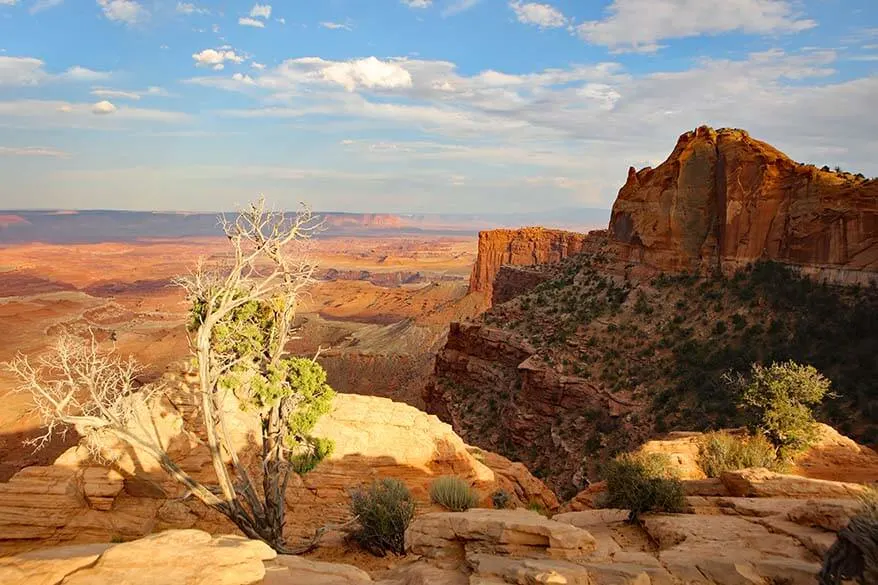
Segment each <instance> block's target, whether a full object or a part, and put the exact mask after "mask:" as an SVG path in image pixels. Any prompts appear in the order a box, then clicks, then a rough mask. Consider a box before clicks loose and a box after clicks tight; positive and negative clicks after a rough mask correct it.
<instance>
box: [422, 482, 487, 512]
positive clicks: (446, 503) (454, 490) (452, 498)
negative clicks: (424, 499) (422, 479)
mask: <svg viewBox="0 0 878 585" xmlns="http://www.w3.org/2000/svg"><path fill="white" fill-rule="evenodd" d="M430 500H431V501H432V502H433V503H434V504H439V505H440V506H442V507H444V508H446V509H448V510H451V511H452V512H463V511H465V510H469V509H470V508H474V507H475V506H477V505H478V503H479V496H478V494H476V492H475V491H474V490H473V488H472V487H470V485H469V484H468V483H467V482H466V481H465V480H463V479H461V478H459V477H456V476H453V475H445V476H442V477H440V478H438V479H436V480H434V481H433V483H431V484H430Z"/></svg>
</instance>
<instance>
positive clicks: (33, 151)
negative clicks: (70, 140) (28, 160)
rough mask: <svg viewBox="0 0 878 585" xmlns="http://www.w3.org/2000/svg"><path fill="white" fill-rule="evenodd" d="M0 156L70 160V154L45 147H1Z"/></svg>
mask: <svg viewBox="0 0 878 585" xmlns="http://www.w3.org/2000/svg"><path fill="white" fill-rule="evenodd" d="M0 156H34V157H48V158H69V157H70V153H69V152H64V151H63V150H58V149H57V148H50V147H44V146H19V147H15V146H0Z"/></svg>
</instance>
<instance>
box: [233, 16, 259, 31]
mask: <svg viewBox="0 0 878 585" xmlns="http://www.w3.org/2000/svg"><path fill="white" fill-rule="evenodd" d="M238 24H240V25H241V26H252V27H254V28H265V23H264V22H262V21H261V20H256V19H255V18H250V17H249V16H242V17H241V18H239V19H238Z"/></svg>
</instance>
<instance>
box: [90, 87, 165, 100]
mask: <svg viewBox="0 0 878 585" xmlns="http://www.w3.org/2000/svg"><path fill="white" fill-rule="evenodd" d="M90 93H91V95H93V96H95V97H100V98H110V99H126V100H135V101H137V100H140V99H141V98H142V97H144V96H156V97H158V96H161V97H167V96H168V95H170V94H169V93H168V92H167V90H165V89H164V88H161V87H157V86H154V85H153V86H150V87H148V88H146V89H145V90H142V91H133V90H121V89H110V88H106V87H96V88H94V89H92V90H91V92H90Z"/></svg>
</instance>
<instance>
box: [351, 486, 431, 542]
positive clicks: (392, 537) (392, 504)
mask: <svg viewBox="0 0 878 585" xmlns="http://www.w3.org/2000/svg"><path fill="white" fill-rule="evenodd" d="M351 512H352V513H353V515H354V517H355V519H356V523H357V526H356V528H355V529H354V530H353V531H352V533H351V537H352V538H353V540H354V541H355V542H356V543H357V544H359V545H360V546H361V547H362V548H363V549H365V550H367V551H369V552H370V553H372V554H374V555H378V556H382V557H383V556H384V555H385V554H387V552H388V551H389V552H392V553H396V554H399V555H401V554H405V531H406V528H408V526H409V524H410V523H411V521H412V518H414V516H415V502H414V500H413V499H412V494H411V492H409V489H408V488H407V487H406V486H405V484H404V483H402V482H401V481H399V480H398V479H390V478H386V479H379V480H376V481H374V482H373V483H372V484H371V485H370V486H369V487H367V488H359V489H357V490H354V491H353V492H352V493H351Z"/></svg>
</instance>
